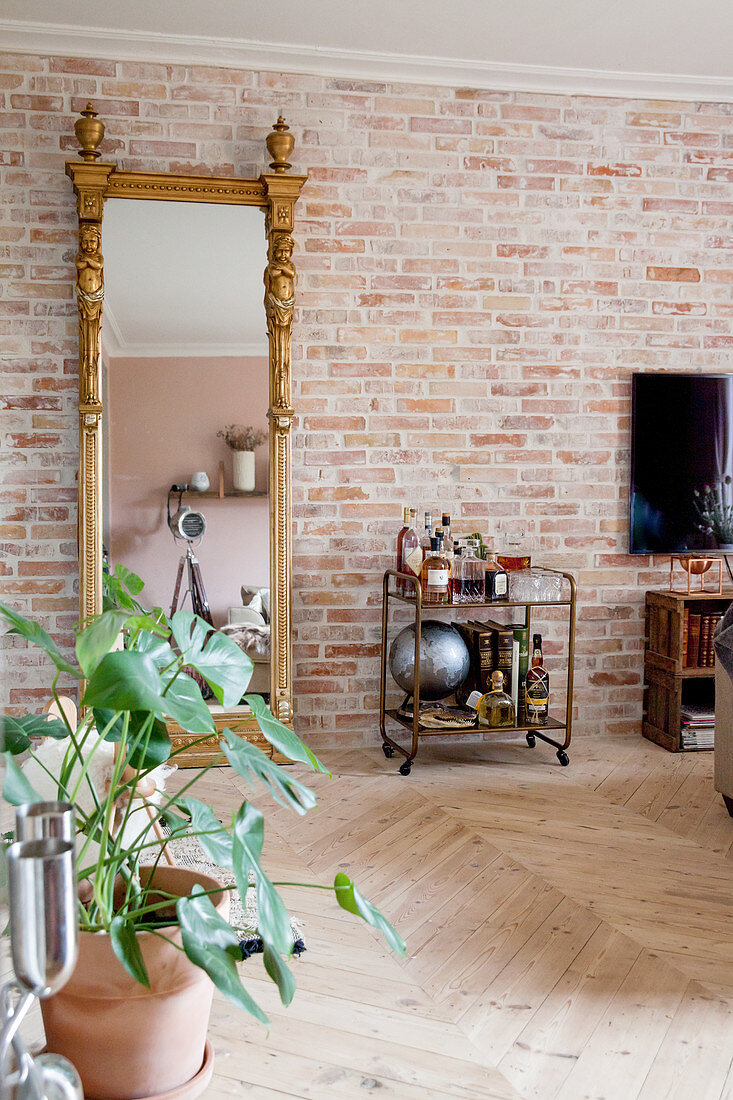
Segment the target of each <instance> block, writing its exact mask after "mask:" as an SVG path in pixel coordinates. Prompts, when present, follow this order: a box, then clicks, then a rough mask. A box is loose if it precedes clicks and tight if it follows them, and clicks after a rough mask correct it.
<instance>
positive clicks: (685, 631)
mask: <svg viewBox="0 0 733 1100" xmlns="http://www.w3.org/2000/svg"><path fill="white" fill-rule="evenodd" d="M689 633H690V609H689V607H686V608H685V610H684V614H683V616H682V667H683V668H687V641H688V637H689Z"/></svg>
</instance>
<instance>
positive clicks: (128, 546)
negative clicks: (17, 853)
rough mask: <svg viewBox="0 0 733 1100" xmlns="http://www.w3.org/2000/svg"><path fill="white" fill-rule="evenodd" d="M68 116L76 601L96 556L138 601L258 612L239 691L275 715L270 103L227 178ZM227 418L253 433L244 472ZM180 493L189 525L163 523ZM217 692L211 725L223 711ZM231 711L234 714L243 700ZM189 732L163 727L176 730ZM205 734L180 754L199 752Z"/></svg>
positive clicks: (276, 359)
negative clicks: (138, 149)
mask: <svg viewBox="0 0 733 1100" xmlns="http://www.w3.org/2000/svg"><path fill="white" fill-rule="evenodd" d="M75 132H76V135H77V138H78V140H79V144H80V146H81V148H80V151H79V157H80V160H78V161H73V162H72V161H70V162H67V165H66V172H67V175H68V176H69V177H70V178H71V180H72V183H73V187H74V192H75V194H76V196H77V212H78V216H79V248H78V252H77V255H76V270H77V278H76V294H77V306H78V314H79V512H78V524H79V526H78V544H79V596H80V618H81V619H82V620H85V619H88V618H90V617H91V616H93V615H96V614H98V613H99V612H100V611H101V610H102V572H103V567H104V566H105V560H107V561H109V562H110V563H111V565H112V568H114V566H115V565H116V564H117V563H120V564H123V565H124V566H125V567H127V568H129V569H131V570H132V571H133V572H135V573H139V575H140V576H142V577H143V579H144V580H145V581H146V590H145V592H144V598H145V601H146V603H147V605H148V606H161V607H163V608H164V609H165V610H166V611H167V610H169V609H172V607H173V606H175V605H176V601H178V606H181V605H182V601H185V598H186V595H187V589H190V587H191V584H190V581H191V577H193V587H194V592H193V593H190V592H189V593H188V595H189V599H192V603H193V609H195V610H197V609H198V607H197V604H196V598H197V597H198V599H199V605H200V597H201V590H202V591H203V594H204V601H205V604H206V606H207V608H208V610H209V612H210V616H211V619H210V621H211V622H212V625H213V626H214V627H216V628H221V629H227V630H230V631H231V630H235V629H236V627H237V624H238V623H244V624H247V623H255V619H254V616H255V615H259V616H260V617H261V618H262V619H263V620H264V623H263V625H262V627H258V629H260V631H261V634H260V642H259V648H260V650H261V651H262V650H264V649H265V648H268V649H269V661H267V662H266V666H265V667H264V668H263V667H262V662H261V661H260V662H257V661H256V663H255V672H254V678H253V681H252V685H251V689H250V690H252V691H257V692H259V693H261V694H262V695H263V696H264V697H265V698H266V699H267V700H268V701H269V704H270V708H271V710H272V712H273V713H274V714H275V716H276V717H277V718H279V719H280V720H281V721H283V722H285V723H291V722H292V717H293V688H292V658H291V425H292V419H293V408H292V402H291V376H290V348H291V326H292V318H293V309H294V303H295V281H296V279H295V267H294V263H293V249H294V239H293V231H294V208H295V203H296V201H297V199H298V196H299V194H300V191H301V188H302V187H303V184H304V183H305V180H306V177H305V176H298V175H291V174H290V173H289V169H290V167H291V165H290V164H289V163H288V157H289V156H290V153H291V152H292V149H293V144H294V141H293V137H292V135H291V134H290V132H289V129H288V127H287V125H286V124H285V122H284V120H283V119H282V118H280V119H278V121H277V123H276V124H275V125H274V127H273V129H272V132H271V133H270V134H269V135H268V136H267V139H266V144H267V149H268V151H269V154H270V156H271V158H272V160H271V163H270V166H269V167H270V169H271V171H270V173H263V174H262V175H261V176H260V177H259V178H258V179H244V178H236V177H226V178H224V177H212V176H193V175H182V174H165V173H157V172H137V171H123V170H119V169H118V168H117V166H116V165H115V164H111V163H104V162H102V161H100V159H99V158H100V153H99V149H98V146H99V145H100V143H101V141H102V139H103V136H104V126H103V124H102V122H101V121H100V120H99V119H98V118H97V116H96V112H95V111H94V109H93V107H92V105H91V104H89V105H88V106H87V108H86V110H85V111H83V112H82V117H81V118H80V119H79V120H78V121H77V123H76V126H75ZM232 424H235V425H240V426H243V427H245V428H252V429H253V431H254V433H255V435H257V433H260V436H261V438H262V439H263V443H262V445H261V446H259V447H255V452H254V474H252V469H251V467H252V465H253V464H252V461H251V460H249V465H248V471H247V477H248V480H245V481H242V480H238V478H239V479H241V478H242V477H243V476H244V475H243V474H242V472H241V467H242V466H243V462H242V461H240V460H239V459H237V458H236V457H235V456H236V452H234V451H231V450H229V449H228V447H227V439H226V437H225V433H226V429H227V426H229V425H232ZM220 432H221V433H222V434H221V435H220V434H219V433H220ZM235 434H236V433H235ZM223 436H224V438H223ZM230 436H231V433H230ZM229 442H230V443H231V438H230V439H229ZM235 442H236V441H235ZM245 444H249V445H251V444H252V438H251V436H250V437H249V438H247V439H246V440H245ZM239 445H240V446H241V440H240V441H239ZM235 462H236V463H237V467H236V470H235V465H234V464H235ZM244 465H246V463H244ZM195 474H205V475H206V479H208V486H207V485H206V479H197V478H196V477H194V475H195ZM202 484H203V486H204V488H203V489H201V488H199V489H195V488H194V485H199V486H200V485H202ZM174 485H175V486H178V487H179V489H178V491H177V492H173V493H171V486H174ZM184 486H187V488H185V489H184V488H183V487H184ZM186 508H188V509H190V512H189V520H190V519H191V516H192V514H193V513H199V514H200V515H201V516H202V517H203V520H198V521H197V524H198V526H197V525H196V524H194V523H192V522H189V521H188V520H187V522H186V523H184V524H180V523H179V524H178V525H177V526H176V524H175V523H173V524H171V523H169V522H168V521H169V518H170V517H171V515H173V518H174V519H175V517H176V515H177V514H180V513H181V512H183V513H184V514H185V512H186ZM191 534H192V535H193V537H186V536H187V535H191ZM176 535H177V536H178V537H176ZM192 558H193V564H192V562H191V559H192ZM179 574H181V575H182V579H183V583H182V584H181V585H180V587H179V579H180V577H179ZM190 606H191V604H189V607H190ZM242 607H246V608H248V610H247V611H245V612H241V611H240V610H239V609H240V608H242ZM265 626H266V627H267V631H266V630H265ZM244 629H245V628H244V627H243V630H244ZM246 631H249V635H250V639H249V642H250V644H251V643H252V639H253V638H254V643H255V649H256V648H257V637H256V631H254V630H253V629H250V627H246ZM246 631H245V632H246ZM266 633H267V635H268V636H267V638H266V639H265V634H266ZM250 655H252V652H250ZM258 664H259V667H258ZM217 709H219V710H220V708H216V707H215V706H213V705H212V710H213V711H214V717H215V719H217V726H219V725H221V727H222V728H223V727H224V726H225V725H226V724H231V720H232V714H231V712H221V713H217ZM236 717H237V720H238V725H240V726H241V725H242V724H244V727H245V729H246V726H247V725H248V722H247V715H246V710H245V712H244V713H238V714H237V715H236ZM252 727H253V732H252V736H253V737H254V738H255V739H256V734H255V730H256V723H254V722H252ZM245 735H247V734H246V732H245ZM194 736H195V735H190V734H184V732H183V731H182V730H175V729H172V730H171V739H172V741H173V743H174V744H175V745H176V747H182V746H184V745H185V744H186V739H187V738H189V739H191V740H193V739H194ZM216 740H217V739H216V738H212V739H211V744H210V745H209V746H207V745H199V746H197V748H196V751H195V752H193V751H192V752H191V753H190V754H184V756H185V757H186V758H187V759H186V760H185V763H188V764H189V765H191V766H193V765H196V764H199V763H202V762H204V761H205V760H206V759H208V758H210V757H211V756H212V755H214V753H215V751H216ZM263 743H264V740H263ZM181 762H182V763H184V759H183V758H181Z"/></svg>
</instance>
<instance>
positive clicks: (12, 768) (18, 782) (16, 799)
mask: <svg viewBox="0 0 733 1100" xmlns="http://www.w3.org/2000/svg"><path fill="white" fill-rule="evenodd" d="M3 755H4V757H5V769H6V770H5V785H4V786H3V798H4V799H5V801H6V802H9V803H10V805H11V806H24V805H25V804H26V803H27V802H43V799H42V798H41V796H40V794H39V793H38V791H36V790H34V789H33V787H32V786H31V785H30V783H29V782H28V780H27V779H26V777H25V776H24V775H23V772H22V771H21V770H20V768H19V767H18V765H17V764H16V763H15V760H14V758H13V754H12V753H10V752H6V753H3Z"/></svg>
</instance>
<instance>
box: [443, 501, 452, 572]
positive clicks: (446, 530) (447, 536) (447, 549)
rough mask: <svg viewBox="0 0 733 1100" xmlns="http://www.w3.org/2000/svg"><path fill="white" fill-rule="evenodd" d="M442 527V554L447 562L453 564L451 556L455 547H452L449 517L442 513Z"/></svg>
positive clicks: (446, 513)
mask: <svg viewBox="0 0 733 1100" xmlns="http://www.w3.org/2000/svg"><path fill="white" fill-rule="evenodd" d="M442 527H443V553H444V554H445V556H446V557H447V559H448V561H449V562H450V563H451V565H452V564H453V554H454V550H455V547H454V546H453V538H452V537H451V533H450V515H449V514H448V512H443V515H442Z"/></svg>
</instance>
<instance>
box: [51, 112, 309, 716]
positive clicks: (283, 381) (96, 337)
mask: <svg viewBox="0 0 733 1100" xmlns="http://www.w3.org/2000/svg"><path fill="white" fill-rule="evenodd" d="M74 132H75V133H76V136H77V140H78V141H79V145H80V146H81V149H80V150H79V156H80V157H81V161H68V162H67V164H66V174H67V175H68V176H69V177H70V178H71V181H72V183H73V185H74V192H75V194H76V196H77V212H78V215H79V251H78V253H77V256H76V295H77V305H78V309H79V512H78V545H79V602H80V618H81V619H82V620H84V619H88V618H90V617H91V616H93V615H97V614H99V613H100V612H101V610H102V516H101V502H102V497H101V485H102V478H101V475H102V413H103V407H102V306H103V302H104V266H103V257H102V217H103V213H104V201H105V199H109V198H120V199H158V200H161V199H166V200H169V201H170V200H171V199H172V200H176V201H179V202H204V203H226V204H228V205H232V206H235V205H240V206H257V207H259V208H260V209H261V210H263V211H264V213H265V232H266V235H267V241H268V263H267V266H266V268H265V280H264V281H265V313H266V318H267V331H268V337H269V348H270V352H269V358H270V402H269V412H268V418H269V422H270V494H269V495H270V589H271V614H270V623H271V625H270V645H271V652H272V659H271V662H270V707H271V709H272V711H273V713H274V714H275V716H276V717H277V718H279V719H280V720H281V721H282V722H288V723H289V722H291V721H292V717H293V680H292V656H291V514H292V506H291V467H290V461H291V424H292V419H293V408H292V402H291V377H290V343H291V326H292V319H293V308H294V304H295V267H294V265H293V261H292V252H293V237H292V233H293V228H294V208H295V203H296V202H297V199H298V196H299V194H300V191H301V188H302V187H303V184H304V183H305V181H306V179H307V177H306V176H295V175H288V174H287V172H288V170H289V169H290V167H291V165H290V164H289V163H288V157H289V156H290V154H291V153H292V150H293V146H294V144H295V141H294V138H293V136H292V134H291V133H290V132H289V130H288V127H287V126H286V124H285V121H284V119H283V118H279V119H278V120H277V122H276V123H275V125H274V126H273V128H272V132H271V133H270V134H268V136H267V139H266V144H267V149H268V152H269V154H270V156H271V157H272V162H271V164H270V168H271V169H272V174H271V175H267V174H263V175H261V176H260V177H259V179H241V178H239V179H238V178H236V177H231V178H229V177H226V178H222V177H217V176H188V175H167V174H164V173H157V172H124V171H120V170H118V168H117V166H116V165H114V164H104V163H99V156H100V153H99V151H98V146H99V145H100V143H101V141H102V138H103V137H104V125H103V123H102V122H100V121H99V120H98V119H97V116H96V112H95V111H94V109H93V107H92V105H91V103H89V104H87V107H86V110H84V111H82V117H81V118H80V119H78V120H77V122H76V125H75V127H74Z"/></svg>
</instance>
